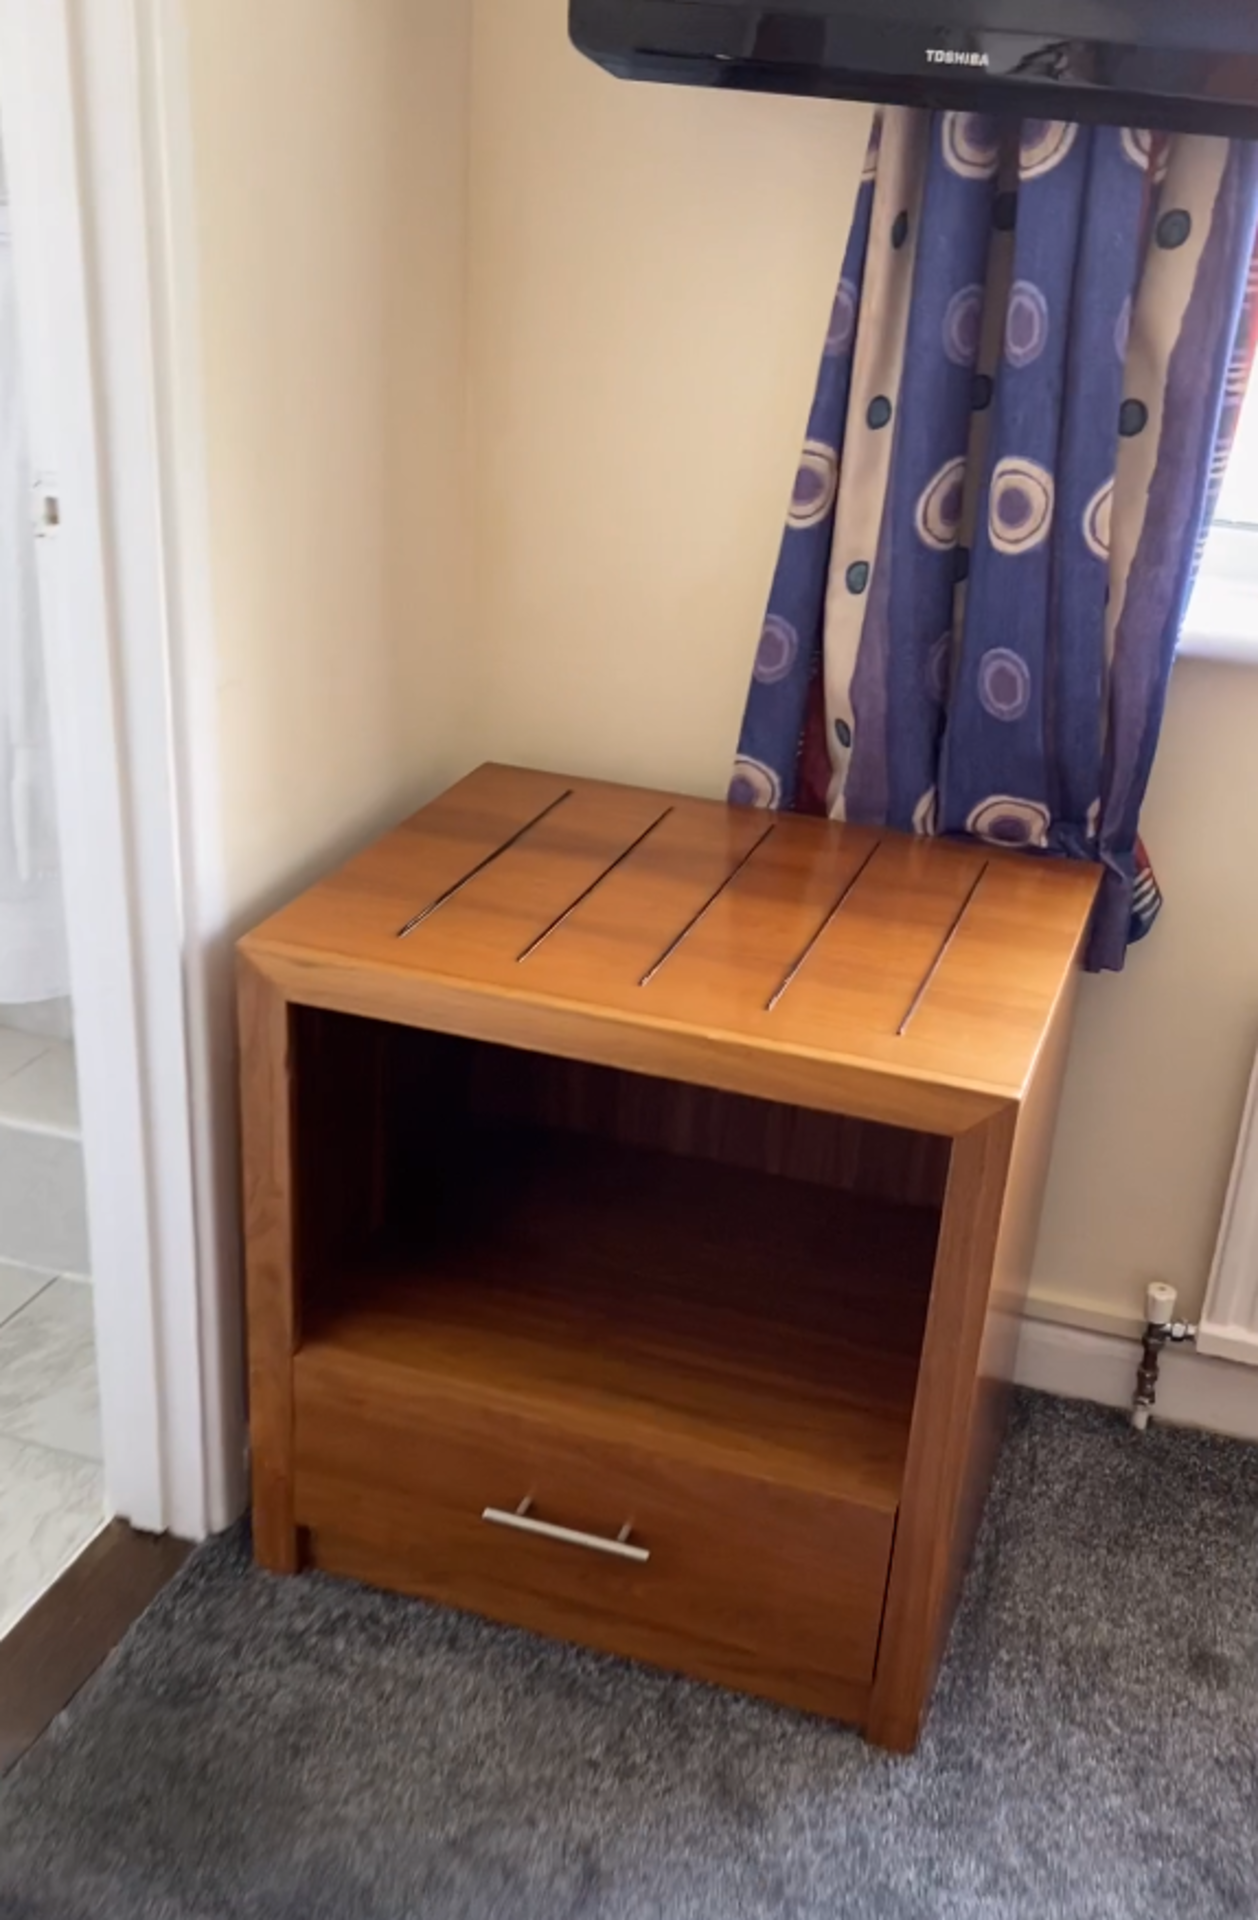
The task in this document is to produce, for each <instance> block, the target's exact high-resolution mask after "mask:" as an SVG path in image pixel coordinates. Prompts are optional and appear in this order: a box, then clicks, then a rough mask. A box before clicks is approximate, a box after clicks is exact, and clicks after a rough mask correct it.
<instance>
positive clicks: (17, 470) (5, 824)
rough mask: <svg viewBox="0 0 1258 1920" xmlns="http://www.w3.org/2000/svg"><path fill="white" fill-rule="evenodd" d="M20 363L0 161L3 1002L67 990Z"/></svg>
mask: <svg viewBox="0 0 1258 1920" xmlns="http://www.w3.org/2000/svg"><path fill="white" fill-rule="evenodd" d="M18 361H19V355H18V340H17V312H16V301H15V297H14V287H13V252H12V247H11V245H10V239H9V205H8V196H7V193H6V192H5V186H4V166H3V158H2V157H0V1004H3V1003H4V1002H6V1001H7V1002H12V1003H27V1002H30V1001H32V1000H51V999H54V998H56V997H57V996H59V995H61V994H64V993H66V992H67V991H68V990H69V981H68V969H67V962H66V943H65V929H64V924H63V917H62V906H61V884H60V878H59V875H58V872H57V833H56V815H55V811H54V798H53V785H52V760H51V753H50V747H49V729H48V702H47V692H46V687H45V681H44V663H43V650H42V644H41V636H40V629H39V603H38V597H37V594H36V580H35V550H34V539H33V535H32V521H31V472H30V466H29V462H28V458H27V450H26V432H25V421H24V417H23V412H22V396H21V392H20V390H19V389H20V368H19V364H18Z"/></svg>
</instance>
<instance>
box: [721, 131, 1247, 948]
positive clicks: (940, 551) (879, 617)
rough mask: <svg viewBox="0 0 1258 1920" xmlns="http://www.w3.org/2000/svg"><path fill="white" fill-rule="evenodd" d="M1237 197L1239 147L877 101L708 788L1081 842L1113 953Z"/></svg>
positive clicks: (1150, 885)
mask: <svg viewBox="0 0 1258 1920" xmlns="http://www.w3.org/2000/svg"><path fill="white" fill-rule="evenodd" d="M1256 218H1258V149H1256V148H1255V147H1254V146H1252V145H1250V144H1249V143H1245V142H1240V141H1227V140H1219V139H1213V138H1206V137H1203V136H1186V135H1174V136H1166V135H1163V136H1159V135H1151V134H1148V133H1142V132H1133V131H1129V130H1122V131H1120V130H1118V129H1113V128H1099V127H1098V128H1087V127H1078V126H1073V125H1070V124H1068V123H1065V122H1061V121H1044V120H1026V121H1023V122H1022V123H1021V125H1020V126H1018V125H1015V126H1010V125H1008V124H1005V123H997V122H995V121H992V120H989V119H988V118H986V117H985V116H982V115H978V114H963V113H948V114H927V113H923V112H916V111H910V110H908V109H898V108H897V109H887V110H886V111H885V112H884V113H883V114H882V115H881V116H880V117H879V119H878V120H877V121H876V123H875V126H874V135H873V139H872V142H871V145H870V149H869V153H868V156H867V158H866V162H865V169H864V176H863V179H862V183H861V189H860V196H859V200H858V203H857V209H856V218H855V222H854V224H853V228H852V232H851V237H850V240H849V243H848V248H847V255H846V258H845V261H844V265H843V275H842V279H841V281H840V283H839V289H838V293H837V295H836V297H835V302H834V309H833V313H832V316H831V320H830V327H829V332H828V335H827V338H826V342H825V350H824V354H823V358H822V363H821V373H820V377H819V380H818V383H817V390H816V396H815V400H814V404H813V409H812V414H811V417H810V420H809V424H808V437H807V439H806V441H805V444H804V450H803V454H802V456H801V460H800V465H799V471H798V475H797V478H796V482H795V490H794V495H793V497H792V500H791V505H790V510H789V514H788V520H787V529H786V534H785V538H784V541H783V545H782V550H781V555H780V558H779V561H778V567H777V572H776V575H775V577H774V582H773V589H772V593H771V596H770V600H769V608H768V613H767V616H766V619H765V623H764V629H763V632H762V635H761V639H760V644H759V648H758V650H757V654H756V660H755V666H754V670H753V677H752V683H751V691H750V695H749V698H748V702H747V709H746V714H745V717H744V721H743V729H742V734H741V738H740V742H739V752H738V759H737V762H736V765H735V769H734V776H733V780H732V783H731V788H730V797H731V799H732V800H735V801H738V802H743V803H745V804H750V805H753V806H763V807H789V808H794V809H796V810H799V811H806V812H825V813H829V814H830V815H831V816H832V817H833V818H836V819H850V820H855V821H861V822H865V823H870V824H879V825H881V824H886V825H890V826H893V827H899V828H901V829H904V830H906V831H911V832H917V833H923V834H935V833H940V834H954V835H956V834H959V835H968V836H971V837H974V838H977V839H980V840H985V841H990V842H993V843H996V844H999V845H1004V846H1012V847H1022V848H1027V849H1030V850H1034V851H1038V852H1048V853H1055V854H1059V855H1067V856H1069V857H1072V858H1075V859H1088V860H1096V861H1100V862H1102V863H1103V864H1104V867H1105V870H1106V873H1105V884H1104V887H1103V889H1102V894H1101V899H1100V902H1099V905H1098V911H1097V917H1096V921H1095V924H1094V928H1093V935H1092V943H1091V949H1090V953H1089V965H1091V966H1092V967H1094V968H1101V967H1112V968H1118V967H1121V965H1122V963H1123V956H1124V953H1125V951H1126V947H1127V944H1128V942H1129V941H1130V940H1131V939H1133V938H1138V937H1139V936H1140V935H1141V934H1142V933H1144V932H1145V931H1147V929H1148V927H1149V926H1150V925H1151V924H1152V921H1153V918H1154V917H1155V915H1156V913H1157V910H1158V906H1159V904H1160V895H1159V894H1158V890H1157V884H1156V882H1155V880H1154V879H1153V875H1152V872H1151V870H1150V869H1149V867H1148V863H1147V861H1146V860H1145V858H1144V854H1143V849H1142V847H1141V845H1140V842H1139V839H1138V835H1137V827H1138V822H1139V814H1140V806H1141V802H1142V800H1143V797H1144V792H1145V787H1146V784H1147V782H1148V777H1149V771H1150V768H1151V766H1152V762H1153V755H1154V750H1155V747H1156V744H1157V737H1158V732H1159V728H1160V725H1161V719H1162V710H1163V703H1164V700H1165V696H1166V688H1167V681H1168V678H1169V674H1170V668H1171V660H1172V656H1173V653H1174V648H1175V642H1176V638H1177V636H1178V632H1179V626H1180V622H1181V619H1182V616H1183V610H1184V606H1185V603H1186V600H1187V595H1188V591H1189V588H1190V586H1191V583H1192V579H1193V574H1194V570H1195V566H1196V560H1197V554H1198V536H1199V533H1200V530H1201V527H1202V523H1203V516H1204V514H1205V512H1206V510H1207V507H1208V503H1209V501H1210V499H1211V497H1212V493H1213V491H1214V490H1217V483H1218V476H1219V473H1220V472H1221V464H1220V458H1221V452H1222V451H1225V443H1228V442H1230V434H1231V430H1232V427H1233V426H1234V414H1235V403H1236V400H1237V396H1238V395H1239V394H1240V393H1241V392H1243V388H1244V382H1245V379H1246V378H1247V376H1248V371H1249V365H1250V361H1251V358H1252V350H1253V326H1252V324H1251V314H1250V303H1249V301H1248V300H1247V298H1246V295H1247V288H1248V274H1249V268H1250V262H1251V257H1252V255H1253V250H1254V229H1255V220H1256Z"/></svg>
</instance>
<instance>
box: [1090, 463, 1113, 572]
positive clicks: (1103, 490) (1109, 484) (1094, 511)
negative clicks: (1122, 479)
mask: <svg viewBox="0 0 1258 1920" xmlns="http://www.w3.org/2000/svg"><path fill="white" fill-rule="evenodd" d="M1113 506H1114V482H1113V481H1112V480H1107V481H1106V482H1105V485H1104V486H1103V487H1098V488H1097V490H1096V492H1095V493H1094V494H1093V495H1092V498H1091V499H1090V500H1089V501H1088V504H1087V506H1086V508H1085V509H1084V514H1083V538H1084V541H1085V542H1086V544H1087V549H1088V552H1089V553H1091V554H1094V555H1095V556H1096V558H1097V559H1098V560H1108V559H1109V542H1110V514H1111V512H1112V511H1113Z"/></svg>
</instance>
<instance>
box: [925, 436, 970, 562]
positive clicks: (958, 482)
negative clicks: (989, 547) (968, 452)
mask: <svg viewBox="0 0 1258 1920" xmlns="http://www.w3.org/2000/svg"><path fill="white" fill-rule="evenodd" d="M964 501H965V461H964V460H963V459H958V460H949V461H948V463H947V464H946V466H942V467H940V469H939V471H938V473H937V474H936V475H935V477H934V478H933V480H931V481H930V483H929V485H928V486H927V487H926V488H925V490H924V492H923V493H922V495H921V497H920V499H919V500H918V503H917V513H916V516H915V518H916V525H917V537H918V539H919V540H921V541H922V542H923V544H924V545H926V546H928V547H933V548H934V550H935V551H936V552H937V553H946V552H947V551H948V550H949V549H950V548H952V547H955V546H956V544H957V540H958V537H959V535H960V532H961V509H962V507H963V505H964Z"/></svg>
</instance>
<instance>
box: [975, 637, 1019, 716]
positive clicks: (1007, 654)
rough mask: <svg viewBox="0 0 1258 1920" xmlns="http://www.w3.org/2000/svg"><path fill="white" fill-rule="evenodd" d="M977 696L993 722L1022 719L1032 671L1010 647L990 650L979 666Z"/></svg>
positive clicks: (990, 648) (991, 648)
mask: <svg viewBox="0 0 1258 1920" xmlns="http://www.w3.org/2000/svg"><path fill="white" fill-rule="evenodd" d="M978 697H979V699H980V700H981V701H982V703H983V710H984V712H986V713H989V714H990V715H991V717H992V719H993V720H1021V718H1022V716H1023V714H1024V713H1025V712H1026V710H1027V708H1028V707H1029V706H1030V704H1031V669H1030V668H1029V667H1028V665H1027V663H1026V661H1025V660H1024V659H1023V658H1022V656H1021V654H1019V653H1014V652H1013V650H1012V649H1011V648H1010V647H989V649H988V650H987V652H986V653H985V654H984V655H983V658H982V659H981V660H980V661H979V666H978Z"/></svg>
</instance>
